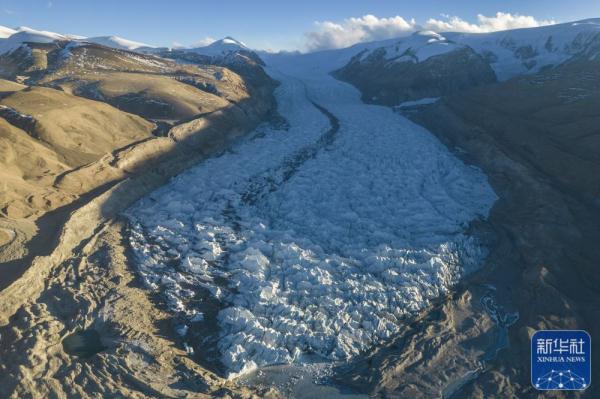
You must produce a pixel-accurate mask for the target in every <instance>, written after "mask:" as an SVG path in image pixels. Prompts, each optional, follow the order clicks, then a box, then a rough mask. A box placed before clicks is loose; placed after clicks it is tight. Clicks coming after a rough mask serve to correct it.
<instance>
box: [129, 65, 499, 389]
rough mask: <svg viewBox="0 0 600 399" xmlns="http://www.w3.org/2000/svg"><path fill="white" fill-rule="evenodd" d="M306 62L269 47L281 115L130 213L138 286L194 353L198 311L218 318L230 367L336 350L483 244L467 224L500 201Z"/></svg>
mask: <svg viewBox="0 0 600 399" xmlns="http://www.w3.org/2000/svg"><path fill="white" fill-rule="evenodd" d="M315 60H316V58H315V56H314V55H313V56H310V57H304V56H300V55H298V56H285V57H283V56H282V57H275V56H273V57H270V58H269V59H268V61H267V63H268V72H269V74H271V76H273V78H275V79H277V80H278V81H280V82H281V85H280V86H279V87H278V88H277V89H276V92H275V95H276V99H277V103H278V111H279V113H280V114H281V115H282V116H283V117H284V118H285V119H286V120H287V124H285V126H282V125H277V126H275V125H273V124H269V123H264V124H262V125H260V126H259V127H258V128H256V130H255V131H253V132H251V133H249V134H248V135H247V136H245V137H244V138H243V139H241V140H239V141H238V142H237V143H235V144H234V145H233V146H231V147H230V149H229V150H228V151H226V152H224V153H223V154H221V155H219V156H216V157H213V158H211V159H208V160H206V161H204V162H202V163H201V164H199V165H197V166H195V167H193V168H191V169H190V170H188V171H186V172H185V173H183V174H181V175H179V176H177V177H175V178H173V179H172V180H171V181H170V182H169V183H168V184H167V185H165V186H163V187H161V188H160V189H158V190H156V191H155V192H153V193H151V194H150V195H148V196H146V197H145V198H143V199H141V200H140V201H138V202H137V203H136V204H134V206H132V207H131V208H130V209H129V210H128V211H127V212H126V216H127V217H128V218H129V221H130V236H129V241H130V244H131V247H132V248H133V252H134V254H135V260H136V267H137V271H138V273H139V275H140V277H141V278H142V280H143V281H144V284H145V285H146V286H147V287H148V288H149V289H150V290H152V291H155V292H157V293H160V295H162V297H163V298H164V299H165V303H166V304H167V306H168V307H169V310H170V311H171V312H172V313H173V314H174V315H176V316H177V320H179V322H178V323H179V324H178V325H177V327H176V331H177V333H178V334H179V335H180V336H181V339H182V340H183V341H184V346H185V347H186V349H187V348H190V350H189V352H190V353H192V352H193V353H198V352H199V351H202V350H203V347H202V342H204V341H203V340H202V339H201V337H198V336H195V335H194V334H193V333H192V332H191V331H192V327H193V326H194V325H198V323H213V324H215V325H217V326H218V329H217V330H218V332H217V333H216V334H218V337H217V340H218V351H219V353H220V362H221V363H222V364H223V365H224V367H225V368H226V370H227V374H228V376H229V377H231V378H233V377H236V376H239V375H241V374H244V373H246V372H248V371H250V370H253V369H255V368H257V367H261V366H266V365H273V364H282V363H294V362H302V361H303V358H304V357H305V356H307V355H310V356H315V355H318V356H321V357H322V358H324V359H327V360H331V361H338V360H339V361H343V360H348V359H350V358H352V357H353V356H356V355H357V354H359V353H361V352H362V351H365V350H367V349H369V348H371V347H372V346H374V345H377V344H380V343H382V342H384V341H385V340H387V339H389V338H390V337H392V336H393V335H394V334H395V333H397V332H398V331H399V329H400V328H401V326H402V323H403V320H405V318H406V316H409V315H411V314H414V313H415V312H418V311H419V310H422V309H423V308H424V307H426V306H427V305H428V304H429V303H430V302H431V300H433V299H435V298H437V297H439V296H441V295H443V294H445V293H447V292H448V290H449V289H450V288H451V287H452V286H453V285H454V284H456V283H457V281H459V279H460V278H461V277H463V276H464V275H465V274H467V273H469V272H470V271H472V270H474V269H476V268H477V267H479V266H480V265H481V263H482V261H483V259H484V258H485V256H486V249H485V247H484V246H483V245H482V244H481V242H480V241H479V240H478V239H477V237H474V236H471V235H469V234H467V233H466V231H467V228H468V226H469V224H470V223H471V222H472V221H473V220H477V219H485V218H486V217H487V215H488V213H489V210H490V208H491V207H492V205H493V203H494V202H495V200H496V199H497V197H496V195H495V193H494V192H493V190H492V188H491V187H490V185H489V183H488V181H487V178H486V176H485V175H484V174H483V173H482V172H481V171H480V170H479V169H477V168H475V167H473V166H469V165H466V164H464V163H463V162H462V161H460V160H459V159H458V158H456V157H455V156H454V155H453V154H452V153H451V152H450V151H449V150H448V149H447V148H446V147H445V146H444V145H442V144H441V143H440V142H439V141H438V140H437V139H436V138H435V137H434V136H433V135H432V134H431V133H430V132H428V131H427V130H425V129H424V128H422V127H420V126H418V125H416V124H414V123H412V122H411V121H409V120H408V119H406V118H404V117H403V116H401V115H399V114H398V113H395V112H393V110H391V109H390V108H386V107H381V106H375V105H368V104H364V103H363V102H362V101H361V100H360V94H359V92H358V91H357V90H356V89H355V88H353V87H352V86H350V85H348V84H346V83H343V82H340V81H337V80H335V79H334V78H333V77H331V76H330V75H329V74H328V73H327V72H328V71H329V70H332V69H333V68H332V65H331V62H330V63H328V62H325V61H323V62H315ZM200 291H201V292H202V293H203V294H202V295H199V292H200ZM215 303H217V304H218V306H217V308H218V312H216V314H215V315H212V313H215V312H212V313H210V312H208V313H207V309H208V308H209V307H211V309H214V306H215V305H214V304H215ZM209 313H210V314H209ZM207 325H208V324H207ZM192 348H193V350H192Z"/></svg>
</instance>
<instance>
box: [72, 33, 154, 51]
mask: <svg viewBox="0 0 600 399" xmlns="http://www.w3.org/2000/svg"><path fill="white" fill-rule="evenodd" d="M83 41H85V42H88V43H95V44H100V45H102V46H106V47H112V48H116V49H120V50H136V49H138V48H141V47H146V48H153V46H150V45H148V44H144V43H140V42H135V41H133V40H128V39H123V38H122V37H119V36H99V37H89V38H86V39H84V40H83Z"/></svg>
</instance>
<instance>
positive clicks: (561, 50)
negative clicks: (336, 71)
mask: <svg viewBox="0 0 600 399" xmlns="http://www.w3.org/2000/svg"><path fill="white" fill-rule="evenodd" d="M464 47H469V48H471V49H472V50H473V51H475V52H476V53H478V54H479V55H481V56H482V57H483V58H484V59H485V60H486V61H487V62H488V63H489V64H490V66H491V67H492V69H493V70H494V72H495V73H496V76H497V78H498V79H499V80H506V79H509V78H511V77H513V76H516V75H520V74H527V73H536V72H538V71H539V70H540V69H542V68H544V67H548V66H556V65H559V64H561V63H563V62H565V61H567V60H569V59H571V58H572V57H574V56H579V55H584V56H587V57H588V58H591V59H593V58H596V57H598V55H599V54H600V18H597V19H587V20H583V21H577V22H570V23H564V24H557V25H550V26H544V27H538V28H525V29H514V30H507V31H499V32H492V33H457V32H445V33H435V32H431V31H424V32H416V33H415V34H413V35H411V36H409V37H406V38H401V39H395V40H386V41H381V42H372V43H367V44H360V45H357V46H353V47H350V48H349V49H354V54H353V55H356V54H358V53H360V52H361V51H364V50H365V49H366V50H367V51H364V53H362V54H361V57H360V58H361V61H365V62H367V63H368V62H369V60H370V58H369V57H370V56H371V55H372V54H379V55H382V54H383V56H384V57H385V58H386V59H387V60H388V61H390V62H394V63H396V62H404V61H409V62H416V63H418V62H423V61H425V60H427V59H428V58H430V57H432V56H435V55H441V54H445V53H449V52H451V51H453V50H457V49H459V48H464ZM336 51H342V52H346V53H347V50H346V49H344V50H336Z"/></svg>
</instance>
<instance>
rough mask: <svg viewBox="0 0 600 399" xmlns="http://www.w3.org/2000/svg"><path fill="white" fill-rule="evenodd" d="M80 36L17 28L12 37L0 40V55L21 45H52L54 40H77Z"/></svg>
mask: <svg viewBox="0 0 600 399" xmlns="http://www.w3.org/2000/svg"><path fill="white" fill-rule="evenodd" d="M77 39H81V37H80V36H73V35H62V34H60V33H54V32H48V31H44V30H35V29H31V28H28V27H20V28H18V29H17V30H16V31H15V32H14V33H13V34H12V35H10V36H8V37H6V38H3V39H0V54H3V53H6V52H8V51H12V50H15V49H17V48H19V47H20V46H21V45H22V44H23V43H27V42H33V43H52V42H53V41H55V40H77Z"/></svg>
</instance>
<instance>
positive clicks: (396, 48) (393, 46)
mask: <svg viewBox="0 0 600 399" xmlns="http://www.w3.org/2000/svg"><path fill="white" fill-rule="evenodd" d="M388 43H389V42H388ZM460 47H463V46H461V45H459V44H456V43H453V42H450V41H448V40H447V39H446V37H444V36H442V35H441V34H439V33H436V32H433V31H418V32H415V33H413V34H412V35H410V36H408V37H405V38H402V39H398V40H396V41H395V42H392V43H389V44H386V45H383V46H382V47H379V48H377V47H375V46H371V50H368V51H365V52H364V53H363V54H362V57H361V60H365V59H367V58H368V57H369V56H370V55H371V54H373V53H374V52H375V51H378V52H380V51H381V49H383V50H385V54H384V57H385V58H386V59H387V60H390V61H395V62H423V61H425V60H427V59H428V58H431V57H433V56H436V55H440V54H444V53H448V52H450V51H453V50H456V49H457V48H460Z"/></svg>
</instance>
